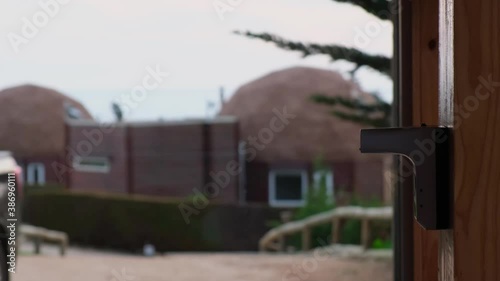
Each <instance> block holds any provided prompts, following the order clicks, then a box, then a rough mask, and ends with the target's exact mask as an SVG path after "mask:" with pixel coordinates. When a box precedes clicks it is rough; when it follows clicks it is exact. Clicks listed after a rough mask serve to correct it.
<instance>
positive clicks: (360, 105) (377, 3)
mask: <svg viewBox="0 0 500 281" xmlns="http://www.w3.org/2000/svg"><path fill="white" fill-rule="evenodd" d="M333 1H336V2H339V3H348V4H352V5H356V6H359V7H361V8H362V9H364V10H365V11H367V12H368V13H370V14H373V15H375V16H376V17H378V18H379V19H381V20H390V19H391V15H392V14H395V13H396V12H397V11H396V10H397V6H396V5H397V3H396V1H394V0H393V1H387V0H333ZM235 33H236V34H239V35H243V36H246V37H249V38H257V39H260V40H263V41H265V42H271V43H274V44H275V45H276V46H277V47H279V48H281V49H284V50H290V51H298V52H301V53H302V55H303V56H304V57H307V56H311V55H326V56H329V57H330V58H331V59H332V61H337V60H345V61H349V62H351V63H353V64H354V68H353V69H352V70H351V71H349V72H350V74H351V77H353V76H354V74H355V73H356V71H357V70H358V69H359V68H360V67H370V68H372V69H374V70H376V71H378V72H380V73H382V74H384V75H386V76H387V77H389V78H391V58H390V57H387V56H382V55H371V54H368V53H365V52H363V51H360V50H358V49H355V48H349V47H345V46H340V45H336V44H329V45H323V44H316V43H303V42H297V41H290V40H287V39H284V38H281V37H279V36H276V35H273V34H269V33H253V32H250V31H245V32H240V31H237V32H235ZM312 94H313V95H312V96H311V99H312V101H314V102H316V103H319V104H323V105H326V106H330V107H332V108H333V109H332V114H333V115H334V116H336V117H338V118H341V119H344V120H349V121H352V122H355V123H358V124H363V125H368V126H374V127H388V126H389V125H390V123H391V116H390V115H391V104H389V103H387V102H385V101H383V100H382V99H380V98H379V97H378V96H377V95H375V94H372V95H373V97H374V101H375V102H373V103H369V104H366V103H364V102H363V101H361V100H358V99H349V98H343V97H329V96H326V95H324V94H321V93H312Z"/></svg>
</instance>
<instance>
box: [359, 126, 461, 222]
mask: <svg viewBox="0 0 500 281" xmlns="http://www.w3.org/2000/svg"><path fill="white" fill-rule="evenodd" d="M451 143H452V138H451V129H450V128H447V127H427V126H425V125H424V126H422V127H419V128H383V129H364V130H361V147H360V151H361V153H395V154H401V155H404V156H406V157H408V158H409V159H410V160H411V162H413V165H414V167H413V169H414V170H413V172H414V173H415V183H414V185H413V186H414V189H413V195H414V212H415V217H416V219H417V221H418V222H419V224H420V225H422V227H424V228H425V229H429V230H433V229H448V228H451V227H452V220H451V206H452V201H451V200H452V196H451V194H452V192H451V191H452V188H453V187H452V173H451V172H452V170H451V161H452V159H451V156H452V146H451ZM403 176H404V175H403Z"/></svg>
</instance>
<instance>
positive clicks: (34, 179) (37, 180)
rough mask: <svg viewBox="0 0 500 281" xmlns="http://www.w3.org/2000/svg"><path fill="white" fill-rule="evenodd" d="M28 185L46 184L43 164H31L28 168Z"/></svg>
mask: <svg viewBox="0 0 500 281" xmlns="http://www.w3.org/2000/svg"><path fill="white" fill-rule="evenodd" d="M26 183H27V184H30V185H44V184H45V165H44V164H43V163H29V164H28V166H27V167H26Z"/></svg>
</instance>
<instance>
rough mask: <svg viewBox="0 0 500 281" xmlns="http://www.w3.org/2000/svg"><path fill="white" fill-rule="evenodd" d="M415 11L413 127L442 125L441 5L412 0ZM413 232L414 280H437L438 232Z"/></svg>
mask: <svg viewBox="0 0 500 281" xmlns="http://www.w3.org/2000/svg"><path fill="white" fill-rule="evenodd" d="M411 9H412V16H411V18H412V57H413V58H412V85H413V86H412V89H411V92H412V97H413V99H412V107H413V115H412V123H413V124H412V125H413V126H417V127H418V126H420V125H421V124H422V123H425V124H427V125H431V126H432V125H440V123H439V110H438V108H439V106H438V104H439V53H438V46H439V41H438V39H439V3H438V2H437V1H434V0H419V1H411ZM402 110H407V109H405V108H403V109H402ZM417 176H419V175H417ZM413 229H414V232H413V237H414V238H413V239H414V249H413V251H414V259H413V262H414V281H437V280H438V241H439V236H438V232H437V231H426V230H424V229H423V228H422V227H421V226H420V225H419V224H418V223H417V222H416V221H414V226H413Z"/></svg>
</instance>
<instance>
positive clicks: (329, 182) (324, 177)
mask: <svg viewBox="0 0 500 281" xmlns="http://www.w3.org/2000/svg"><path fill="white" fill-rule="evenodd" d="M313 183H314V187H315V188H320V187H321V186H322V185H324V186H326V194H327V195H328V197H329V198H332V200H333V196H334V193H333V191H334V186H333V173H332V171H331V170H320V171H316V172H314V175H313Z"/></svg>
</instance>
